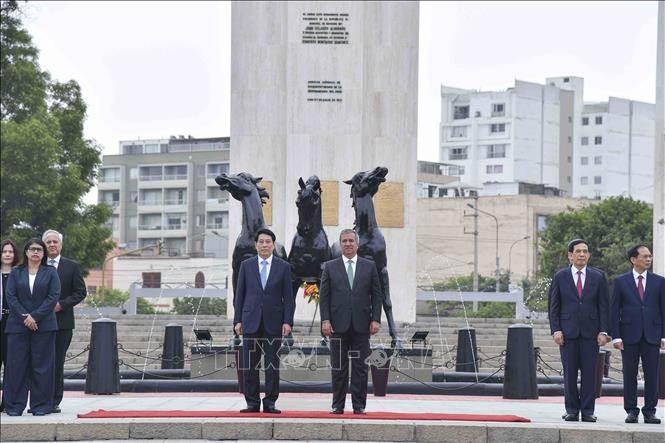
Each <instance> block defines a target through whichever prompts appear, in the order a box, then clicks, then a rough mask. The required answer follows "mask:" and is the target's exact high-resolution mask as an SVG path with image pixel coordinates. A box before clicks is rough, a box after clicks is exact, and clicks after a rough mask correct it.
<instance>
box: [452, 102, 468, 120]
mask: <svg viewBox="0 0 665 443" xmlns="http://www.w3.org/2000/svg"><path fill="white" fill-rule="evenodd" d="M465 118H469V105H465V106H455V107H454V108H453V120H463V119H465Z"/></svg>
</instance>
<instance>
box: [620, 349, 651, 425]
mask: <svg viewBox="0 0 665 443" xmlns="http://www.w3.org/2000/svg"><path fill="white" fill-rule="evenodd" d="M659 348H660V346H659V345H652V344H650V343H647V341H646V340H645V339H644V336H642V338H641V339H640V341H639V342H637V343H635V344H632V345H627V344H625V343H624V345H623V351H621V362H622V366H623V408H624V409H625V410H626V412H627V413H631V412H634V413H635V414H639V412H640V408H638V407H637V367H638V363H639V361H640V359H641V360H642V371H643V372H644V407H643V408H642V414H644V415H652V414H655V413H656V405H657V404H658V357H659V354H660V350H659Z"/></svg>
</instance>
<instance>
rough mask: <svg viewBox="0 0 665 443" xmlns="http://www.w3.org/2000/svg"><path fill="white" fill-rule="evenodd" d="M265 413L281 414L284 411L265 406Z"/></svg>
mask: <svg viewBox="0 0 665 443" xmlns="http://www.w3.org/2000/svg"><path fill="white" fill-rule="evenodd" d="M263 412H265V413H266V414H281V413H282V411H280V410H279V409H277V408H276V407H274V406H270V407H267V408H266V407H265V406H264V407H263Z"/></svg>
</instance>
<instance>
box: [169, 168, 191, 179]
mask: <svg viewBox="0 0 665 443" xmlns="http://www.w3.org/2000/svg"><path fill="white" fill-rule="evenodd" d="M164 180H187V165H168V166H164Z"/></svg>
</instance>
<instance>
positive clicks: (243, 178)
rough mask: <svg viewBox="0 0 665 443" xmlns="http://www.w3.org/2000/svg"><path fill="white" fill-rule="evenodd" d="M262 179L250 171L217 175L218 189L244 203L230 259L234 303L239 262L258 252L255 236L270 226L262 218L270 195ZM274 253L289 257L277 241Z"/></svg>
mask: <svg viewBox="0 0 665 443" xmlns="http://www.w3.org/2000/svg"><path fill="white" fill-rule="evenodd" d="M262 179H263V177H254V176H252V174H250V173H248V172H240V173H238V174H221V175H219V176H217V177H216V178H215V182H216V183H217V184H218V185H219V189H221V190H222V191H228V192H229V194H231V196H232V197H233V198H234V199H236V200H238V201H240V202H241V203H242V230H241V231H240V235H239V236H238V238H237V239H236V244H235V248H234V249H233V258H232V261H231V267H232V269H233V275H232V277H231V281H232V284H233V290H234V296H233V298H234V302H235V289H236V283H237V282H238V272H239V271H240V263H242V261H243V260H246V259H248V258H250V257H255V256H256V255H257V252H256V246H255V243H256V242H255V241H254V237H255V236H256V233H257V231H258V230H259V229H261V228H266V227H267V226H266V223H265V220H264V219H263V209H262V206H263V205H264V204H265V202H266V201H265V199H267V198H270V195H269V194H268V191H266V189H265V188H264V187H262V186H259V185H258V183H259V182H260V181H261V180H262ZM275 255H277V256H279V257H282V258H284V259H286V251H285V250H284V246H283V245H281V244H280V243H275Z"/></svg>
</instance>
